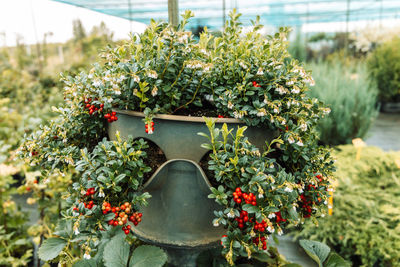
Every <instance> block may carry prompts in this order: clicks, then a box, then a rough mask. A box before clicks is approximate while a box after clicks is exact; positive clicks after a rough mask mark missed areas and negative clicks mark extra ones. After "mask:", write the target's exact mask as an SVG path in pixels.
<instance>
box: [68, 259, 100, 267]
mask: <svg viewBox="0 0 400 267" xmlns="http://www.w3.org/2000/svg"><path fill="white" fill-rule="evenodd" d="M72 267H98V265H97V262H96V260H95V259H90V260H86V259H83V260H80V261H77V262H75V263H74V265H72Z"/></svg>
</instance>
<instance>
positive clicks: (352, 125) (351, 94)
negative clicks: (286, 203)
mask: <svg viewBox="0 0 400 267" xmlns="http://www.w3.org/2000/svg"><path fill="white" fill-rule="evenodd" d="M310 67H311V68H312V70H313V77H314V79H315V84H316V86H315V87H313V88H312V89H311V90H310V91H309V92H308V94H309V95H310V96H311V97H317V98H318V99H320V100H322V101H324V102H325V103H326V104H327V105H328V106H329V107H330V108H331V111H332V112H331V113H330V114H329V115H328V116H326V117H325V118H323V119H322V120H320V122H319V123H318V127H317V128H318V131H319V132H320V139H321V141H322V142H323V143H325V144H330V145H338V144H347V143H350V142H351V140H352V139H354V138H363V137H364V136H365V135H366V133H367V131H368V129H369V128H370V126H371V124H372V122H373V121H374V119H375V118H376V116H377V114H378V110H377V108H376V95H377V90H376V85H375V83H374V82H373V81H371V79H370V78H369V75H368V73H367V70H366V68H365V67H364V66H363V65H362V64H361V63H358V65H349V66H347V65H343V64H341V63H339V62H338V61H335V62H334V63H331V64H329V63H322V62H319V63H313V64H310Z"/></svg>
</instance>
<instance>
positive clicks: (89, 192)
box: [85, 187, 96, 197]
mask: <svg viewBox="0 0 400 267" xmlns="http://www.w3.org/2000/svg"><path fill="white" fill-rule="evenodd" d="M94 193H96V191H95V190H94V187H91V188H89V189H88V190H86V193H85V196H87V197H88V196H91V195H94Z"/></svg>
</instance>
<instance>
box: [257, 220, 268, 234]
mask: <svg viewBox="0 0 400 267" xmlns="http://www.w3.org/2000/svg"><path fill="white" fill-rule="evenodd" d="M267 226H268V224H267V222H266V221H264V220H262V221H261V222H260V223H259V222H257V221H256V222H255V225H254V230H258V231H259V232H265V228H267Z"/></svg>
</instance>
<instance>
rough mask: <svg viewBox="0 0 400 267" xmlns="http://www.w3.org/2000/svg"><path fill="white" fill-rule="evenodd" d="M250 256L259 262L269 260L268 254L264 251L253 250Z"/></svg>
mask: <svg viewBox="0 0 400 267" xmlns="http://www.w3.org/2000/svg"><path fill="white" fill-rule="evenodd" d="M251 257H252V258H254V259H256V260H258V261H261V262H268V261H270V260H271V257H270V255H268V254H267V253H265V252H254V253H252V254H251Z"/></svg>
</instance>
